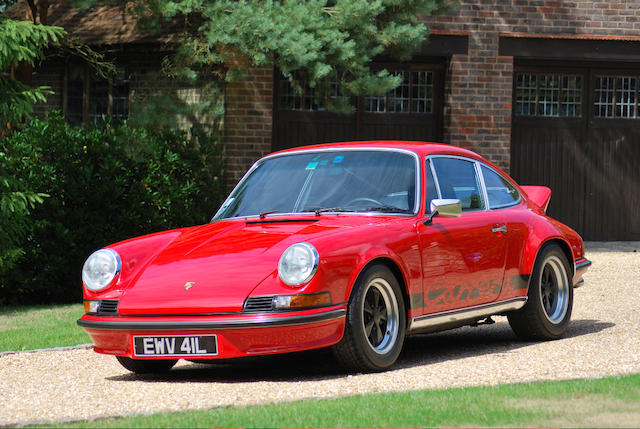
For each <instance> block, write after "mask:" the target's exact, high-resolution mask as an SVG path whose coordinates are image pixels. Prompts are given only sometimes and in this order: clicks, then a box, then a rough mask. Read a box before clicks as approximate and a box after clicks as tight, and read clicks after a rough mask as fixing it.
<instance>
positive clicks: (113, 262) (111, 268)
mask: <svg viewBox="0 0 640 429" xmlns="http://www.w3.org/2000/svg"><path fill="white" fill-rule="evenodd" d="M120 266H121V262H120V256H119V255H118V254H117V253H116V251H115V250H112V249H100V250H97V251H95V252H93V253H92V254H91V256H89V258H87V261H86V262H85V263H84V266H83V267H82V281H83V283H84V284H85V286H86V287H87V289H89V290H92V291H99V290H101V289H104V288H106V287H107V286H109V285H110V284H111V282H112V281H113V279H114V278H116V276H117V275H118V273H120Z"/></svg>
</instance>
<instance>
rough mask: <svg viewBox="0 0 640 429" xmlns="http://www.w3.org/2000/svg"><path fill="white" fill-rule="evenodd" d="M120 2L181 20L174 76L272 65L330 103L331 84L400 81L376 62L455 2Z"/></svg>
mask: <svg viewBox="0 0 640 429" xmlns="http://www.w3.org/2000/svg"><path fill="white" fill-rule="evenodd" d="M85 1H100V0H85ZM103 1H105V0H103ZM106 1H111V2H113V0H106ZM123 1H127V2H130V3H131V4H132V7H131V9H130V10H133V11H135V13H137V16H138V17H139V18H140V22H141V23H143V24H144V25H146V26H147V27H149V26H150V27H154V26H155V27H156V28H158V29H160V31H162V27H163V23H165V24H166V23H168V22H171V23H172V26H171V28H175V23H176V22H177V21H180V20H182V22H184V24H185V26H184V32H183V33H182V34H181V43H179V44H178V45H177V46H178V52H177V55H176V57H175V60H174V63H173V64H174V73H175V74H179V75H181V76H182V77H183V78H187V79H195V78H196V77H197V75H198V74H199V73H200V72H201V71H202V70H209V71H210V70H211V69H216V70H219V71H220V73H221V74H222V75H223V76H224V77H225V78H226V79H233V78H235V77H237V75H238V73H237V72H238V71H241V70H243V69H246V68H248V67H255V66H264V65H275V66H276V67H277V68H278V69H279V70H280V71H281V72H282V73H283V74H284V76H285V77H287V78H289V79H290V81H291V82H292V84H293V85H294V87H295V88H297V89H300V88H301V86H302V85H308V86H310V87H312V88H315V91H314V93H315V96H316V98H317V99H318V100H317V101H327V102H328V105H329V107H331V102H337V100H340V99H339V98H333V99H331V98H327V94H329V92H330V90H331V88H334V90H335V88H336V87H339V88H340V90H341V92H342V94H344V95H347V96H349V95H364V94H372V95H379V94H383V93H385V92H387V91H388V90H390V89H392V88H393V87H395V86H397V85H398V84H399V83H400V82H399V78H398V77H397V76H392V75H390V74H389V73H388V72H387V71H386V70H384V69H376V68H375V67H374V66H372V62H373V60H374V59H376V58H378V57H381V56H384V57H385V58H389V59H392V60H394V61H396V60H397V61H405V60H408V59H409V58H410V57H411V55H412V53H414V52H415V51H416V50H417V49H418V48H419V47H420V46H421V45H422V44H423V43H424V42H425V40H426V39H427V37H428V34H429V31H428V28H427V27H426V26H425V25H424V24H423V23H422V22H420V20H419V16H418V15H419V14H427V15H434V14H439V13H442V12H445V11H447V10H449V9H450V8H452V7H453V6H454V2H453V1H452V0H214V1H211V0H123ZM336 84H337V85H336Z"/></svg>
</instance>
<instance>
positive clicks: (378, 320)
mask: <svg viewBox="0 0 640 429" xmlns="http://www.w3.org/2000/svg"><path fill="white" fill-rule="evenodd" d="M405 328H406V315H405V309H404V301H403V299H402V293H401V291H400V286H399V284H398V280H397V279H396V277H395V276H394V275H393V273H392V272H391V271H390V270H389V269H388V268H387V267H385V266H384V265H373V266H371V267H369V268H367V269H366V270H365V272H364V273H363V274H362V275H361V276H360V278H359V279H358V281H357V282H356V285H355V286H354V290H353V292H352V294H351V299H350V300H349V307H348V309H347V320H346V325H345V331H344V336H343V337H342V340H341V341H340V342H339V343H338V344H336V345H335V346H334V349H333V350H334V353H335V355H336V357H337V358H338V360H339V361H340V362H341V363H342V364H343V365H344V366H346V367H347V368H351V369H356V370H361V371H381V370H384V369H387V368H389V367H390V366H391V365H393V364H394V362H395V361H396V360H397V359H398V356H399V355H400V351H401V350H402V344H403V342H404V335H405Z"/></svg>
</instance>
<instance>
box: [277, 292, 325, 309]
mask: <svg viewBox="0 0 640 429" xmlns="http://www.w3.org/2000/svg"><path fill="white" fill-rule="evenodd" d="M330 304H331V295H330V294H329V292H321V293H313V294H308V295H280V296H276V297H274V298H273V307H274V309H276V310H287V309H301V308H312V307H324V306H327V305H330Z"/></svg>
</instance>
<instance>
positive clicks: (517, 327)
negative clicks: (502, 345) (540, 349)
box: [508, 244, 573, 340]
mask: <svg viewBox="0 0 640 429" xmlns="http://www.w3.org/2000/svg"><path fill="white" fill-rule="evenodd" d="M572 308H573V285H572V284H571V269H570V268H569V262H568V261H567V257H566V256H565V254H564V252H563V251H562V249H561V248H560V247H559V246H558V245H556V244H551V245H548V246H545V247H544V248H543V249H542V250H541V251H540V255H539V256H538V259H537V260H536V263H535V265H534V268H533V273H532V276H531V282H530V284H529V294H528V300H527V303H526V304H525V306H524V307H522V309H520V310H518V311H515V312H513V313H511V314H509V315H508V318H509V324H510V325H511V328H512V329H513V330H514V332H515V333H516V334H517V335H518V336H519V337H521V338H523V339H526V340H555V339H558V338H560V337H561V336H562V335H563V334H564V333H565V331H566V330H567V327H568V325H569V321H570V319H571V310H572Z"/></svg>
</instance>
